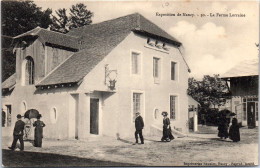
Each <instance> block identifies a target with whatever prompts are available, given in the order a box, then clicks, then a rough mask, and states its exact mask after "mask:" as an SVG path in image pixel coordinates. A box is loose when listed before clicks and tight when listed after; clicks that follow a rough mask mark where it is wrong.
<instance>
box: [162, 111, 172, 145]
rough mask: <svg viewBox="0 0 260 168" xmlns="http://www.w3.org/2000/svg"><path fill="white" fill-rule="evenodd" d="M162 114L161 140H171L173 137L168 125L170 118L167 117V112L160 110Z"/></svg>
mask: <svg viewBox="0 0 260 168" xmlns="http://www.w3.org/2000/svg"><path fill="white" fill-rule="evenodd" d="M162 115H163V137H162V139H161V141H167V142H170V141H171V140H173V139H174V137H173V135H172V130H171V126H170V124H171V123H170V119H169V118H168V117H167V115H168V113H167V112H165V111H164V112H162Z"/></svg>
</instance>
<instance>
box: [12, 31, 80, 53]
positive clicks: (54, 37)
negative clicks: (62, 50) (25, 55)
mask: <svg viewBox="0 0 260 168" xmlns="http://www.w3.org/2000/svg"><path fill="white" fill-rule="evenodd" d="M27 36H38V37H40V39H41V40H43V42H46V43H50V44H54V45H59V46H63V47H68V48H72V49H79V44H78V38H77V37H74V36H70V35H67V34H62V33H58V32H54V31H50V30H46V29H43V28H40V27H36V28H35V29H33V30H31V31H28V32H26V33H23V34H21V35H18V36H16V37H14V39H15V40H16V39H19V38H23V37H27Z"/></svg>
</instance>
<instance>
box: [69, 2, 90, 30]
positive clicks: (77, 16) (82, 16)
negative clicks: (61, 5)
mask: <svg viewBox="0 0 260 168" xmlns="http://www.w3.org/2000/svg"><path fill="white" fill-rule="evenodd" d="M70 12H71V13H70V16H71V17H70V19H71V24H70V29H71V28H77V27H82V26H85V25H89V24H91V23H92V20H91V17H92V16H93V13H92V12H91V11H89V10H87V7H86V6H85V5H84V4H82V3H79V4H76V6H75V5H72V8H71V9H70Z"/></svg>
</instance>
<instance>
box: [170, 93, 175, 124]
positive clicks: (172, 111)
mask: <svg viewBox="0 0 260 168" xmlns="http://www.w3.org/2000/svg"><path fill="white" fill-rule="evenodd" d="M176 99H177V96H170V119H174V120H175V119H176V105H177V102H176V101H177V100H176Z"/></svg>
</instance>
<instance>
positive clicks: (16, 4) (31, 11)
mask: <svg viewBox="0 0 260 168" xmlns="http://www.w3.org/2000/svg"><path fill="white" fill-rule="evenodd" d="M1 5H2V7H1V10H2V34H3V35H7V36H12V37H13V36H17V35H19V34H22V33H24V32H27V31H29V30H31V29H34V28H35V27H37V26H40V27H42V28H48V26H49V25H50V24H51V23H52V20H51V18H50V15H51V13H52V10H51V9H49V8H48V9H47V10H44V11H42V10H41V8H40V7H37V6H36V5H35V4H34V2H33V1H2V2H1Z"/></svg>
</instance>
